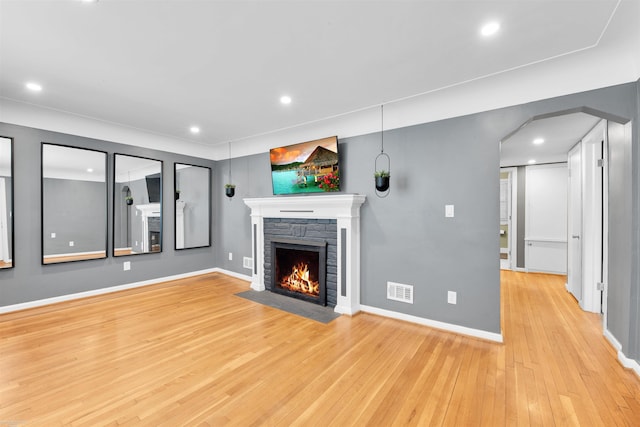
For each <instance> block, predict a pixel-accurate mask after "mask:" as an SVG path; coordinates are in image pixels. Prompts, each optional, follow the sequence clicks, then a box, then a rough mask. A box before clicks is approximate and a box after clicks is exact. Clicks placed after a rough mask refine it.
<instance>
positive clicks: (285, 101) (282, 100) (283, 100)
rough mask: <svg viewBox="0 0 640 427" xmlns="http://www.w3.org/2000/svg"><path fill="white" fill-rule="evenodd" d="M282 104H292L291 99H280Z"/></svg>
mask: <svg viewBox="0 0 640 427" xmlns="http://www.w3.org/2000/svg"><path fill="white" fill-rule="evenodd" d="M280 102H281V103H283V104H285V105H287V104H291V97H290V96H287V95H284V96H281V97H280Z"/></svg>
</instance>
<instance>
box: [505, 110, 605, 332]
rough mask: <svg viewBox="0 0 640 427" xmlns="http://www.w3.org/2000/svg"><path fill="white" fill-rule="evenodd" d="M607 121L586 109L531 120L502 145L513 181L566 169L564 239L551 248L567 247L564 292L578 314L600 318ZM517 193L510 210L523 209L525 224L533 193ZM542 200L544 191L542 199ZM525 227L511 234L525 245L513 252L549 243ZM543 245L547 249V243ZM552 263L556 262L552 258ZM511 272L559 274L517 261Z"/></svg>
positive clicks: (525, 261)
mask: <svg viewBox="0 0 640 427" xmlns="http://www.w3.org/2000/svg"><path fill="white" fill-rule="evenodd" d="M606 119H607V115H606V114H603V113H600V112H594V111H593V110H590V109H587V108H583V109H578V110H572V111H565V112H558V113H555V114H546V115H543V116H539V117H534V118H532V119H531V120H529V121H528V122H526V123H524V124H523V125H522V126H520V127H519V128H517V129H516V130H515V131H514V132H512V133H511V134H509V135H507V137H505V138H504V139H503V140H502V141H501V171H503V170H505V168H507V167H508V168H515V169H516V170H517V171H518V174H517V175H518V176H521V177H523V178H524V179H525V180H526V178H527V177H532V176H534V175H533V174H528V175H527V173H526V172H527V171H529V170H531V171H533V170H535V168H536V167H540V166H541V165H548V166H551V165H552V164H553V165H558V167H559V168H564V169H565V171H566V175H565V176H566V178H564V179H565V181H564V183H563V184H564V185H565V188H566V190H565V191H566V201H565V203H566V209H565V213H564V214H563V218H562V219H561V221H564V224H563V225H564V227H565V231H564V235H563V236H561V237H560V236H555V235H554V236H551V239H554V240H557V242H555V243H554V244H556V246H557V244H564V245H565V247H566V249H564V250H563V255H564V256H565V261H563V262H562V264H563V266H564V268H565V270H564V274H566V277H567V281H566V288H567V291H568V292H570V293H571V294H572V295H573V296H574V297H575V299H576V301H577V302H578V303H579V305H580V307H581V308H582V309H583V310H585V311H591V312H595V313H603V314H606V301H605V300H604V298H603V290H606V280H605V279H606V272H607V263H608V259H607V253H606V242H607V233H608V222H607V217H608V212H607V203H608V202H607V200H608V195H607V185H606V179H607V175H608V170H607V159H606V155H607V151H608V149H607V140H606V136H607V123H608V122H607V120H606ZM545 135H547V136H545ZM540 140H542V141H540ZM527 184H529V183H528V182H527ZM518 188H519V189H522V193H524V194H521V193H517V194H516V195H515V196H513V199H514V200H513V201H512V205H513V206H520V207H523V210H525V212H524V217H525V218H527V216H530V215H531V213H532V212H535V211H536V209H535V208H533V209H531V208H532V206H531V204H530V202H531V199H532V198H531V197H530V196H531V195H529V197H528V196H527V194H526V193H527V189H529V188H535V187H530V186H529V185H519V186H518ZM547 188H550V187H547ZM561 192H562V191H561ZM544 194H545V191H544V190H543V192H542V195H544ZM501 201H502V200H501ZM557 203H560V202H559V201H557V202H556V204H557ZM552 210H560V209H559V208H558V209H556V208H553V209H552ZM519 216H520V215H519ZM501 219H502V218H501ZM556 220H558V219H557V218H556ZM528 223H530V220H529V219H527V220H526V221H523V224H522V225H521V226H519V227H518V229H516V230H512V233H513V234H515V235H519V236H525V237H520V239H521V240H524V242H519V241H518V242H517V243H516V244H515V245H513V246H516V247H517V246H522V247H524V248H527V249H529V248H528V247H527V246H526V244H529V243H531V241H532V240H531V239H534V237H536V236H538V235H542V236H543V237H545V238H546V237H549V236H547V235H545V232H544V231H542V232H541V231H540V229H538V230H536V233H537V234H536V236H532V235H531V234H530V230H526V226H527V224H528ZM556 231H557V230H556ZM556 234H558V233H556ZM561 234H562V233H561ZM536 238H537V237H536ZM560 240H561V241H560ZM545 245H546V246H552V245H551V244H550V243H545ZM556 249H557V248H556ZM540 250H545V248H544V245H541V249H540ZM555 258H556V260H557V256H556V257H555ZM550 259H553V257H550ZM514 267H515V268H514V269H516V270H519V271H525V272H529V271H543V272H550V273H556V274H558V273H559V272H558V271H545V270H544V268H543V269H542V270H541V269H539V268H533V269H532V268H530V267H531V265H530V261H528V260H527V259H526V257H525V259H524V261H523V262H521V260H520V259H518V264H516V265H515V266H514ZM560 273H561V274H562V272H560ZM605 318H606V317H605ZM603 321H604V318H603Z"/></svg>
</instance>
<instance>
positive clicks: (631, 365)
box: [603, 329, 640, 377]
mask: <svg viewBox="0 0 640 427" xmlns="http://www.w3.org/2000/svg"><path fill="white" fill-rule="evenodd" d="M603 335H604V337H605V338H606V339H607V341H609V343H610V344H611V346H612V347H613V348H614V349H615V350H616V351H617V352H618V362H620V364H621V365H622V366H624V367H625V368H627V369H631V370H632V371H633V372H635V374H636V375H637V376H638V377H640V364H638V362H636V361H635V360H633V359H629V358H628V357H627V356H626V355H625V354H624V352H623V351H622V344H620V342H618V340H617V339H616V337H614V336H613V334H612V333H611V332H609V330H608V329H605V330H604V332H603Z"/></svg>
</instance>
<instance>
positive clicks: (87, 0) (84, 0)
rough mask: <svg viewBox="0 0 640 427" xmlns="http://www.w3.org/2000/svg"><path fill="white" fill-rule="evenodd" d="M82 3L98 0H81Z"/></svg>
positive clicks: (96, 1)
mask: <svg viewBox="0 0 640 427" xmlns="http://www.w3.org/2000/svg"><path fill="white" fill-rule="evenodd" d="M80 1H81V2H82V3H98V0H80Z"/></svg>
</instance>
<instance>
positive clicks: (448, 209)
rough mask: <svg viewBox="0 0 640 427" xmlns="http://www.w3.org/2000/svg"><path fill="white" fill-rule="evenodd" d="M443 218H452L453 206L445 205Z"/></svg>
mask: <svg viewBox="0 0 640 427" xmlns="http://www.w3.org/2000/svg"><path fill="white" fill-rule="evenodd" d="M444 216H445V217H447V218H453V216H454V214H453V205H445V206H444Z"/></svg>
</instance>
